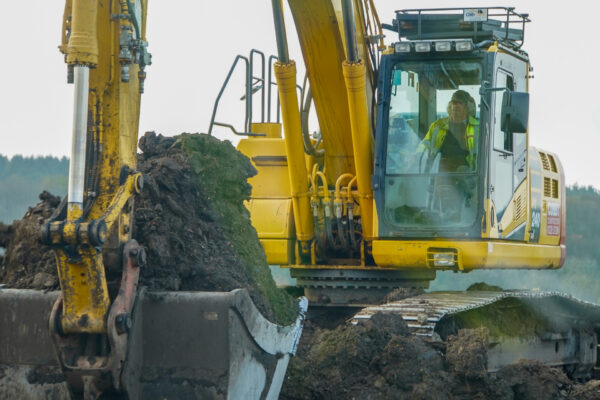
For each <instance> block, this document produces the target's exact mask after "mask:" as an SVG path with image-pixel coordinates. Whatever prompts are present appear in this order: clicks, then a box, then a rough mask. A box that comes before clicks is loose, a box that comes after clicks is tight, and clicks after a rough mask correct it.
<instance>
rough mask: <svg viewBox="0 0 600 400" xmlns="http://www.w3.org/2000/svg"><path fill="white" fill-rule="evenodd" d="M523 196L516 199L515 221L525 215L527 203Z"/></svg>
mask: <svg viewBox="0 0 600 400" xmlns="http://www.w3.org/2000/svg"><path fill="white" fill-rule="evenodd" d="M523 203H524V200H523V196H519V197H517V198H516V199H515V202H514V207H515V211H514V213H513V219H514V221H515V222H517V221H520V220H521V219H523V218H524V217H525V205H524V204H523Z"/></svg>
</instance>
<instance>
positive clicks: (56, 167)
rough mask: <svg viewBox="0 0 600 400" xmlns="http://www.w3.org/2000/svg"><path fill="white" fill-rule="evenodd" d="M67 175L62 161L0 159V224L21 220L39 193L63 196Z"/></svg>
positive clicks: (55, 159)
mask: <svg viewBox="0 0 600 400" xmlns="http://www.w3.org/2000/svg"><path fill="white" fill-rule="evenodd" d="M68 174H69V160H68V159H67V158H66V157H63V158H60V159H59V158H56V157H51V156H38V157H23V156H20V155H17V156H14V157H13V158H11V159H8V158H7V157H5V156H2V155H0V222H4V223H11V222H12V221H13V220H14V219H17V218H21V217H22V216H23V214H25V212H26V211H27V207H29V206H32V205H34V204H36V203H37V202H38V201H39V200H38V195H39V194H40V193H41V192H42V191H43V190H47V191H49V192H51V193H52V194H54V195H57V196H64V195H65V194H66V193H67V179H68V178H67V177H68Z"/></svg>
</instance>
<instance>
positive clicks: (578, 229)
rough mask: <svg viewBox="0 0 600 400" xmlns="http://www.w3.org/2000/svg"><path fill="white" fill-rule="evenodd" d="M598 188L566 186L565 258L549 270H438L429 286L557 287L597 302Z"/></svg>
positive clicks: (599, 253)
mask: <svg viewBox="0 0 600 400" xmlns="http://www.w3.org/2000/svg"><path fill="white" fill-rule="evenodd" d="M599 230H600V191H598V190H597V189H595V188H593V187H591V186H587V187H583V186H577V185H574V186H572V187H568V188H567V259H566V261H565V265H564V266H563V267H562V268H561V269H558V270H552V271H530V270H523V271H514V270H513V271H499V270H495V271H493V270H492V271H473V272H471V273H468V274H455V273H453V272H441V273H440V272H438V277H437V279H436V280H435V281H434V282H433V283H432V284H431V289H432V290H463V289H466V288H467V287H468V286H469V285H471V284H473V283H475V282H486V283H488V284H491V285H498V286H500V287H502V288H504V289H539V290H558V291H561V292H565V293H569V294H572V295H573V296H575V297H578V298H580V299H583V300H588V301H593V302H596V303H600V285H598V282H599V281H600V231H599Z"/></svg>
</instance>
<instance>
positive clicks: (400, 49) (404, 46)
mask: <svg viewBox="0 0 600 400" xmlns="http://www.w3.org/2000/svg"><path fill="white" fill-rule="evenodd" d="M394 51H395V52H396V53H409V52H410V43H408V42H401V43H396V44H394Z"/></svg>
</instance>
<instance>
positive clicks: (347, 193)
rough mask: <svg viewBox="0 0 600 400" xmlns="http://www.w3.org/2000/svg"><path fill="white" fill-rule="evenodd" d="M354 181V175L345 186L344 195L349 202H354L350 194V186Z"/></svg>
mask: <svg viewBox="0 0 600 400" xmlns="http://www.w3.org/2000/svg"><path fill="white" fill-rule="evenodd" d="M355 183H356V176H355V177H354V178H352V179H351V180H350V182H348V187H347V188H346V190H347V192H346V197H347V198H348V201H349V202H354V196H353V195H352V186H354V184H355Z"/></svg>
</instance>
